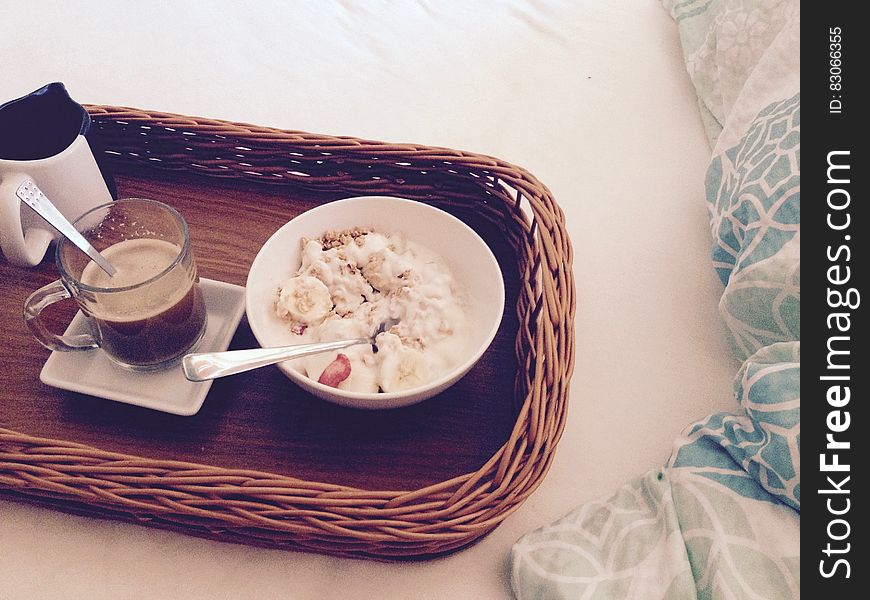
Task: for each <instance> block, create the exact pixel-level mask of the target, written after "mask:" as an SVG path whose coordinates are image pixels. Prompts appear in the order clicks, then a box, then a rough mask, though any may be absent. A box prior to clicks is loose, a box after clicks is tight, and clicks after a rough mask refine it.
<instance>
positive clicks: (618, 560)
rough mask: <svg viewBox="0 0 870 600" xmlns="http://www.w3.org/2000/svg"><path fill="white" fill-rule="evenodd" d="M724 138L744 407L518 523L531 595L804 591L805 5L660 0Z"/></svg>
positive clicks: (714, 140) (724, 232)
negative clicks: (646, 464) (597, 495)
mask: <svg viewBox="0 0 870 600" xmlns="http://www.w3.org/2000/svg"><path fill="white" fill-rule="evenodd" d="M664 4H665V6H666V8H667V9H668V10H669V11H670V13H671V15H672V16H673V17H674V19H675V20H676V21H677V23H678V26H679V31H680V37H681V41H682V44H683V49H684V56H685V59H686V66H687V69H688V71H689V74H690V76H691V78H692V82H693V84H694V85H695V89H696V91H697V93H698V99H699V106H700V111H701V115H702V119H703V121H704V125H705V128H706V131H707V135H708V137H709V139H710V143H711V146H712V147H713V155H712V159H711V162H710V165H709V168H708V171H707V178H706V182H705V185H706V195H707V205H708V208H709V212H710V224H711V233H712V238H713V249H712V262H713V265H712V266H713V268H714V269H715V270H716V272H717V273H718V274H719V276H720V278H721V279H722V282H723V284H724V286H725V287H724V291H723V295H722V298H721V301H720V305H719V308H720V314H721V315H722V318H723V319H724V322H725V324H726V326H727V330H728V332H729V336H730V339H731V342H732V346H733V349H734V352H735V354H736V355H737V356H738V357H739V358H740V359H741V360H743V365H742V367H741V368H740V370H739V372H738V373H737V376H736V379H735V399H736V401H737V407H736V410H735V411H734V412H733V413H727V414H726V413H720V414H714V415H711V416H709V417H707V418H706V419H704V420H702V421H699V422H697V423H692V424H690V425H689V426H688V427H686V428H685V430H684V431H683V433H682V435H681V437H680V438H679V439H678V440H676V442H675V444H674V450H673V453H672V455H671V457H670V459H669V461H668V463H667V464H666V465H665V466H664V467H663V468H661V469H659V470H656V471H653V472H650V473H647V474H646V475H644V476H642V477H639V478H637V479H635V480H633V481H630V482H628V483H626V484H625V485H624V486H623V487H622V488H621V489H619V490H618V491H617V492H616V493H614V494H613V495H611V496H609V497H606V498H603V499H600V500H598V501H594V502H589V503H587V504H584V505H582V506H580V507H578V508H577V509H575V510H573V511H572V512H571V513H569V514H568V515H566V516H565V517H563V518H562V519H560V520H558V521H556V522H555V523H552V524H550V525H548V526H546V527H544V528H542V529H540V530H537V531H534V532H531V533H529V534H527V535H525V536H524V537H522V538H521V539H520V540H519V541H518V542H517V543H516V544H515V546H514V548H513V552H512V566H513V569H512V584H513V589H514V592H515V594H516V595H517V597H518V598H520V599H526V598H536V599H540V598H584V599H586V598H588V599H616V598H619V599H635V598H636V599H644V600H647V599H657V598H667V599H694V598H760V599H779V598H799V597H800V572H799V558H800V550H799V543H800V91H799V90H800V78H799V60H800V58H799V57H800V50H799V40H800V37H799V29H800V27H799V26H800V5H799V3H798V2H797V1H795V0H783V1H771V0H742V1H741V0H682V1H680V0H664Z"/></svg>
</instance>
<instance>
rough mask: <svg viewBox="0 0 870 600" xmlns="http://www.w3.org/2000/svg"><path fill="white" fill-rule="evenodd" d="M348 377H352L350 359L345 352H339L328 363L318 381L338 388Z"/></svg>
mask: <svg viewBox="0 0 870 600" xmlns="http://www.w3.org/2000/svg"><path fill="white" fill-rule="evenodd" d="M348 377H350V359H349V358H348V357H347V356H346V355H344V354H339V355H338V356H336V357H335V360H334V361H332V362H331V363H329V364H328V365H326V368H325V369H323V373H321V374H320V378H318V380H317V383H322V384H324V385H328V386H329V387H334V388H337V387H338V384H339V383H341V382H342V381H344V380H345V379H347V378H348Z"/></svg>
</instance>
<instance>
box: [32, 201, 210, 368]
mask: <svg viewBox="0 0 870 600" xmlns="http://www.w3.org/2000/svg"><path fill="white" fill-rule="evenodd" d="M73 225H74V226H75V227H76V229H77V230H79V231H80V232H81V233H82V235H84V237H85V238H86V239H87V240H88V241H89V242H90V243H91V244H92V245H93V246H94V247H95V248H96V249H97V250H98V251H100V253H101V254H103V256H105V258H106V259H107V260H108V261H109V262H110V263H112V266H114V267H115V268H116V269H117V273H116V274H115V276H114V277H109V275H107V274H106V273H105V272H104V271H103V270H102V269H100V268H99V266H98V265H97V264H96V263H95V262H92V261H91V260H90V258H88V256H87V255H85V254H84V253H83V252H82V251H80V250H79V249H78V248H76V247H75V246H74V245H73V244H72V243H71V242H70V241H69V240H67V239H65V238H61V240H60V241H59V242H58V245H57V251H56V257H55V260H56V264H57V269H58V271H59V273H60V279H58V280H57V281H54V282H52V283H50V284H48V285H46V286H44V287H42V288H40V289H38V290H36V291H35V292H33V294H31V295H30V297H28V298H27V300H26V301H25V303H24V320H25V322H26V323H27V326H28V327H29V328H30V331H31V333H32V334H33V336H34V337H35V338H36V339H37V340H38V341H39V342H40V343H41V344H42V345H43V346H45V347H46V348H49V349H51V350H60V351H68V350H91V349H94V348H102V350H103V351H104V352H105V353H106V355H107V356H108V357H109V358H111V359H112V360H113V361H115V362H116V363H118V364H120V365H122V366H125V367H129V368H132V369H137V370H152V369H160V368H164V367H167V366H169V365H172V364H175V363H177V362H178V361H179V360H180V359H181V358H182V357H183V356H184V354H186V353H187V352H188V351H189V350H190V349H191V348H193V347H194V346H195V345H196V344H197V343H198V342H199V340H200V339H202V336H203V334H204V332H205V327H206V318H207V317H206V308H205V303H204V301H203V296H202V290H201V289H200V286H199V277H198V275H197V271H196V262H195V261H194V257H193V252H192V250H191V247H190V235H189V231H188V227H187V223H186V222H185V221H184V218H183V217H182V216H181V215H180V214H179V213H178V211H176V210H175V209H174V208H172V207H170V206H167V205H166V204H163V203H161V202H157V201H155V200H146V199H142V198H125V199H121V200H116V201H115V202H112V203H109V204H104V205H102V206H98V207H96V208H94V209H92V210H90V211H88V212H86V213H85V214H84V215H82V216H81V217H79V218H78V219H77V220H76V221H75V222H74V223H73ZM66 298H74V299H75V300H76V302H77V303H78V305H79V308H80V309H81V312H82V314H84V316H85V317H86V318H87V321H88V323H89V325H90V328H91V334H90V335H89V334H81V335H64V336H60V335H57V334H55V333H52V332H51V331H49V329H48V328H47V327H46V326H45V324H44V323H43V321H42V320H41V319H40V313H41V312H42V311H43V310H44V309H45V308H46V307H48V306H49V305H51V304H54V303H55V302H59V301H61V300H64V299H66Z"/></svg>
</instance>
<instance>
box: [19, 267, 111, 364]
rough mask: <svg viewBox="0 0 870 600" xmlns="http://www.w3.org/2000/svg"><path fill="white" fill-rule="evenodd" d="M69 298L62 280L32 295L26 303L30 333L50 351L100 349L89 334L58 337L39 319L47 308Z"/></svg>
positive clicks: (70, 295) (25, 313)
mask: <svg viewBox="0 0 870 600" xmlns="http://www.w3.org/2000/svg"><path fill="white" fill-rule="evenodd" d="M67 298H72V294H71V293H70V291H69V289H67V287H66V286H65V285H64V284H63V282H62V281H61V280H60V279H58V280H56V281H52V282H51V283H49V284H48V285H44V286H42V287H41V288H39V289H38V290H36V291H35V292H33V293H32V294H30V296H28V298H27V300H25V301H24V322H25V323H27V327H28V328H29V329H30V333H32V334H33V337H35V338H36V340H37V341H38V342H39V343H40V344H42V345H43V346H45V347H46V348H48V349H49V350H59V351H62V352H65V351H69V350H90V349H92V348H96V347H98V345H99V344H97V341H96V340H95V339H94V338H93V336H91V335H88V334H78V335H57V334H55V333H52V332H51V331H49V330H48V328H47V327H46V326H45V323H43V322H42V319H40V318H39V315H40V313H41V312H42V311H43V310H45V308H46V307H48V306H50V305H52V304H54V303H55V302H60V301H61V300H66V299H67Z"/></svg>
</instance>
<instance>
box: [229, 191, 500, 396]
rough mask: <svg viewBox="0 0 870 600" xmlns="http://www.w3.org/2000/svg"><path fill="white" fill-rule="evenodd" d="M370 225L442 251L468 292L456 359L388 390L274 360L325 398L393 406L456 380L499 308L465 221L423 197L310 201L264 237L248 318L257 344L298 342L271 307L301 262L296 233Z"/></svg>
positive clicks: (492, 264)
mask: <svg viewBox="0 0 870 600" xmlns="http://www.w3.org/2000/svg"><path fill="white" fill-rule="evenodd" d="M352 227H372V228H374V229H376V230H377V231H380V232H383V233H392V232H402V233H404V234H405V235H406V236H407V237H408V239H409V240H411V241H413V242H416V243H418V244H420V245H422V246H425V247H426V248H428V249H429V250H431V251H433V252H435V253H437V254H438V255H440V256H441V258H443V259H444V261H445V262H446V263H447V265H448V266H449V267H450V269H451V271H452V272H453V276H454V277H455V279H456V281H457V284H458V286H459V287H460V289H462V290H464V291H465V292H466V293H467V294H468V298H469V299H470V304H471V306H470V308H469V312H470V315H469V317H470V318H469V319H468V322H469V323H470V327H471V328H472V331H471V332H470V338H471V340H472V341H471V343H470V344H469V350H468V355H467V356H464V357H462V360H461V361H459V364H458V366H457V367H456V368H454V369H453V370H452V371H450V372H449V373H446V374H444V375H443V376H441V377H439V378H438V379H436V380H434V381H432V382H430V383H429V384H427V385H425V386H422V387H418V388H414V389H409V390H404V391H400V392H390V393H361V392H349V391H345V390H341V389H338V388H333V387H330V386H327V385H324V384H322V383H318V382H316V381H314V380H313V379H309V378H308V377H306V376H305V374H303V373H301V372H299V371H297V370H296V369H295V368H294V367H293V366H292V364H291V363H292V361H290V362H284V363H280V364H279V365H278V368H279V369H281V371H282V372H283V373H284V374H285V375H287V377H289V378H290V379H292V380H293V381H294V382H296V383H297V384H298V385H299V386H300V387H302V388H304V389H306V390H308V391H309V392H311V393H312V394H314V395H316V396H318V397H320V398H322V399H324V400H328V401H330V402H334V403H336V404H341V405H343V406H350V407H354V408H364V409H386V408H398V407H400V406H407V405H410V404H415V403H417V402H420V401H422V400H426V399H427V398H431V397H432V396H434V395H436V394H438V393H439V392H441V391H443V390H445V389H447V388H448V387H450V386H451V385H453V384H454V383H456V382H457V381H458V380H459V379H460V378H461V377H462V376H464V375H465V374H466V373H467V372H468V371H469V369H471V367H473V366H474V364H475V363H476V362H477V361H478V360H479V359H480V357H481V356H482V355H483V353H484V352H485V351H486V349H487V348H488V347H489V345H490V343H491V342H492V340H493V338H494V337H495V334H496V331H497V330H498V327H499V324H500V322H501V318H502V312H503V310H504V281H503V280H502V274H501V270H500V269H499V266H498V262H497V261H496V259H495V257H494V256H493V254H492V251H491V250H490V249H489V246H487V245H486V243H485V242H484V241H483V240H482V239H481V238H480V237H479V236H478V235H477V234H476V233H475V232H474V230H472V229H471V228H470V227H468V225H466V224H465V223H463V222H462V221H460V220H459V219H457V218H456V217H454V216H452V215H450V214H448V213H446V212H444V211H442V210H439V209H437V208H433V207H431V206H429V205H427V204H423V203H420V202H415V201H413V200H406V199H403V198H393V197H387V196H360V197H356V198H347V199H345V200H336V201H334V202H329V203H327V204H323V205H321V206H318V207H316V208H313V209H311V210H309V211H307V212H305V213H303V214H301V215H299V216H298V217H296V218H294V219H293V220H291V221H289V222H288V223H287V224H285V225H284V226H282V227H281V228H280V229H278V231H276V232H275V233H274V234H273V235H272V237H270V238H269V239H268V240H267V241H266V243H265V244H264V245H263V247H262V248H261V249H260V252H259V253H258V254H257V256H256V258H255V259H254V262H253V264H252V265H251V271H250V273H249V274H248V281H247V285H246V308H247V315H248V323H249V324H250V326H251V330H252V331H253V333H254V336H255V337H256V338H257V341H258V342H259V343H260V345H261V346H263V347H270V346H282V345H286V344H293V343H298V340H294V339H293V338H294V337H295V336H293V334H292V333H290V332H289V331H288V328H287V325H286V323H285V322H283V321H281V320H280V319H279V318H278V317H277V315H275V310H274V298H275V293H276V290H277V289H278V285H279V283H281V282H282V281H283V280H285V279H286V278H288V277H291V276H293V275H294V274H295V273H296V271H297V269H298V268H299V265H300V263H301V260H302V259H301V248H300V240H301V239H302V238H303V237H307V238H315V237H318V236H320V235H321V234H323V233H324V232H325V231H329V230H342V229H349V228H352Z"/></svg>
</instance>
